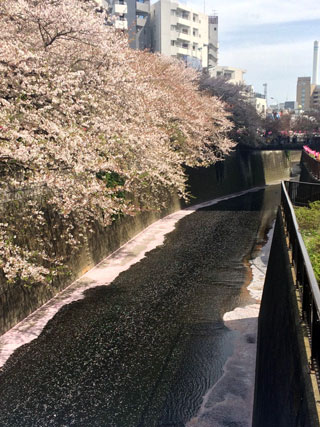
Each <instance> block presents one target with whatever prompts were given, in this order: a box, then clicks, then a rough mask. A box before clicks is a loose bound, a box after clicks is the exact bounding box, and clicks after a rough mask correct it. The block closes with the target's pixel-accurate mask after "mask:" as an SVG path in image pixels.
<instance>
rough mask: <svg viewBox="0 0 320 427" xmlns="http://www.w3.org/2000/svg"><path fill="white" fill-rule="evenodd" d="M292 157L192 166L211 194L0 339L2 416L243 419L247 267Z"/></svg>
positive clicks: (250, 304) (250, 338) (196, 189)
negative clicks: (214, 165)
mask: <svg viewBox="0 0 320 427" xmlns="http://www.w3.org/2000/svg"><path fill="white" fill-rule="evenodd" d="M299 154H300V153H298V154H295V153H285V152H265V153H244V154H241V155H240V154H239V153H235V154H234V155H233V156H232V157H231V158H230V159H228V160H227V161H226V162H225V163H223V164H219V165H217V166H216V167H214V168H211V169H208V170H206V171H198V173H197V174H194V175H191V176H190V185H191V187H192V189H193V193H194V195H195V196H196V197H197V199H198V201H203V200H205V199H206V200H209V199H212V201H211V202H209V203H206V204H203V205H201V206H199V209H198V210H195V209H194V208H189V209H187V210H185V211H181V212H178V213H176V214H172V215H170V216H169V217H166V218H164V219H163V220H160V221H158V222H157V223H156V224H154V225H152V226H150V227H149V228H148V229H147V230H146V231H145V232H143V233H141V234H140V235H139V236H138V237H137V238H136V239H133V241H132V242H130V243H129V245H125V246H124V247H122V248H121V249H120V250H119V251H117V252H116V253H115V254H114V255H113V256H111V257H109V258H108V259H107V260H105V261H104V262H102V263H101V264H100V265H99V266H98V267H97V268H96V269H94V270H92V271H91V272H89V273H88V274H87V275H86V276H85V277H84V278H82V279H80V280H79V281H78V282H77V283H75V284H73V285H72V286H71V287H70V288H69V289H68V290H67V291H66V292H65V293H64V294H61V295H59V296H58V298H57V299H55V300H54V301H51V302H50V303H49V304H47V306H45V307H43V308H41V309H40V310H38V311H37V312H36V314H35V315H34V316H30V317H29V318H27V319H26V321H24V322H22V323H21V324H19V325H18V326H17V327H16V328H14V329H13V330H11V331H9V332H8V333H7V334H5V335H4V336H3V337H1V338H0V360H2V361H3V363H4V362H5V361H6V360H7V361H6V363H4V365H3V367H2V370H1V373H0V425H1V426H71V425H75V426H89V425H92V426H110V427H111V426H115V427H131V426H132V427H133V426H141V427H142V426H145V427H152V426H167V427H169V426H171V427H179V426H185V425H190V426H191V425H192V426H197V425H198V426H206V427H207V426H217V427H218V426H220V425H221V426H222V425H224V426H228V425H229V426H230V427H231V426H242V427H244V426H247V425H248V426H249V425H250V411H251V409H250V402H252V392H253V390H252V387H251V388H250V387H245V386H244V384H247V383H249V382H250V381H251V383H252V378H250V375H251V374H250V373H248V372H249V370H248V369H247V368H248V365H251V366H252V365H253V362H254V351H253V352H252V351H251V347H252V346H253V347H254V346H255V337H254V333H253V332H252V330H251V329H250V328H251V326H252V322H251V320H250V319H251V318H254V317H255V316H256V314H257V310H258V306H257V299H255V298H259V292H260V291H261V283H258V282H259V278H258V279H257V280H255V274H257V275H258V276H259V271H262V270H263V268H264V267H265V265H266V260H267V249H264V252H263V253H262V255H261V247H262V246H263V247H264V248H266V246H264V244H265V243H266V241H267V240H268V239H267V233H268V232H269V236H270V230H271V229H272V223H273V221H274V218H275V212H276V208H277V204H278V202H279V197H280V188H279V185H278V184H276V183H277V182H278V181H279V179H283V178H284V179H288V178H289V177H290V174H292V171H293V170H295V168H296V163H297V161H298V160H299ZM239 156H240V157H239ZM265 185H267V186H266V187H265V188H264V186H265ZM250 188H251V190H249V191H247V190H248V189H250ZM239 191H240V193H239ZM228 194H229V196H228ZM221 196H222V197H221ZM250 260H252V261H251V268H250ZM259 263H260V264H259ZM254 264H256V266H257V267H256V271H255V270H254ZM262 273H263V271H262ZM260 276H261V275H260ZM262 276H263V274H262ZM260 282H261V277H260ZM250 283H251V288H250V289H247V287H248V285H249V284H250ZM259 286H260V288H259ZM257 292H258V296H257ZM250 310H251V311H250ZM252 310H253V311H255V313H254V314H252ZM248 319H249V320H248ZM239 320H240V321H239ZM243 325H245V327H243ZM22 344H24V345H22ZM10 354H11V356H10ZM246 355H247V357H245V356H246ZM252 355H253V356H252ZM1 357H2V359H1ZM252 357H253V359H252ZM250 358H251V359H250ZM242 359H243V360H242ZM241 360H242V361H241ZM246 364H247V365H246ZM239 372H240V374H241V375H240V374H239ZM228 373H229V375H228ZM230 373H231V374H230ZM251 376H252V375H251ZM226 402H227V404H226ZM222 403H223V404H222ZM232 410H233V411H232ZM232 413H234V415H233V416H231V415H230V414H232Z"/></svg>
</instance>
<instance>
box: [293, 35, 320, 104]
mask: <svg viewBox="0 0 320 427" xmlns="http://www.w3.org/2000/svg"><path fill="white" fill-rule="evenodd" d="M318 75H319V42H318V41H317V40H316V41H315V42H314V47H313V69H312V83H311V77H298V82H297V104H298V109H299V110H303V111H309V110H314V109H320V85H319V84H318Z"/></svg>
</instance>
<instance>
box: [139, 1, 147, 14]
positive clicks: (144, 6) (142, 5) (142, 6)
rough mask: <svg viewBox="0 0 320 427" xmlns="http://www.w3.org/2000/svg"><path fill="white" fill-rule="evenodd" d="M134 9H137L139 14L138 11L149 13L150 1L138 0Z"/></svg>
mask: <svg viewBox="0 0 320 427" xmlns="http://www.w3.org/2000/svg"><path fill="white" fill-rule="evenodd" d="M136 11H137V14H139V13H145V14H149V12H150V3H149V2H145V3H141V2H139V1H137V2H136Z"/></svg>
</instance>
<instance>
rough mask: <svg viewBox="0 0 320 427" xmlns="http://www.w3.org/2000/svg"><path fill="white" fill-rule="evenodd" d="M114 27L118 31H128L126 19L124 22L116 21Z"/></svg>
mask: <svg viewBox="0 0 320 427" xmlns="http://www.w3.org/2000/svg"><path fill="white" fill-rule="evenodd" d="M114 26H115V28H117V29H118V30H127V29H128V21H127V20H126V19H124V20H120V19H117V20H115V21H114Z"/></svg>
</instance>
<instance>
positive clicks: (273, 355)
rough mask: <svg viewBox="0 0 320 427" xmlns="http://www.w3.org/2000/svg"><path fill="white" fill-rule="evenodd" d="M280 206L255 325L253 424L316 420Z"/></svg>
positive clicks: (267, 426)
mask: <svg viewBox="0 0 320 427" xmlns="http://www.w3.org/2000/svg"><path fill="white" fill-rule="evenodd" d="M308 369H309V368H308V360H307V353H306V348H305V345H304V332H303V329H302V327H301V322H300V317H299V311H298V302H297V298H296V291H295V287H294V284H293V278H292V273H291V265H290V261H289V255H288V250H287V245H286V239H285V231H284V224H283V219H282V216H281V212H280V209H279V211H278V214H277V221H276V226H275V231H274V237H273V241H272V247H271V253H270V258H269V263H268V269H267V274H266V279H265V285H264V291H263V297H262V302H261V309H260V315H259V326H258V343H257V367H256V387H255V402H254V412H253V427H271V426H275V427H289V426H290V427H291V426H295V427H300V426H301V427H302V426H303V427H307V426H318V425H319V423H318V417H317V412H316V406H315V399H314V394H313V389H312V384H311V378H310V375H309V373H308Z"/></svg>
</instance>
